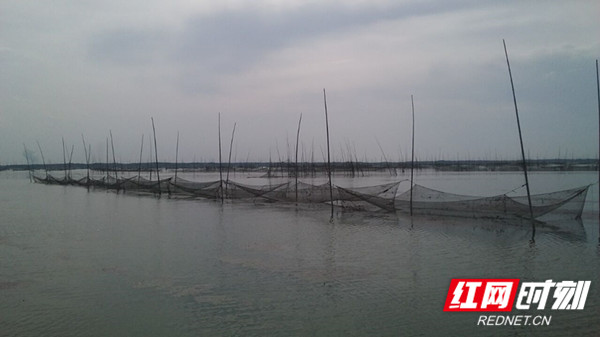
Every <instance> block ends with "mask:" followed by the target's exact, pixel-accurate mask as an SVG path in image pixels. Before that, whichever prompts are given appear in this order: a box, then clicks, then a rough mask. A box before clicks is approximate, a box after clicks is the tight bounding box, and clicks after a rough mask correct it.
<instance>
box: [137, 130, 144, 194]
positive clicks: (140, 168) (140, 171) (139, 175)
mask: <svg viewBox="0 0 600 337" xmlns="http://www.w3.org/2000/svg"><path fill="white" fill-rule="evenodd" d="M143 151H144V134H142V145H141V146H140V164H139V165H138V185H139V183H140V179H141V177H142V152H143Z"/></svg>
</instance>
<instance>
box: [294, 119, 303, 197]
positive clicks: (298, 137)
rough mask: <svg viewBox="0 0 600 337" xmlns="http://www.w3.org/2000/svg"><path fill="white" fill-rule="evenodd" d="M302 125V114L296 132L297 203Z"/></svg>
mask: <svg viewBox="0 0 600 337" xmlns="http://www.w3.org/2000/svg"><path fill="white" fill-rule="evenodd" d="M301 124H302V114H300V119H299V120H298V131H297V132H296V165H295V166H296V174H295V178H296V202H298V143H299V142H300V125H301Z"/></svg>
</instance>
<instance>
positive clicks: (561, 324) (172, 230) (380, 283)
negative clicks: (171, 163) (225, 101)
mask: <svg viewBox="0 0 600 337" xmlns="http://www.w3.org/2000/svg"><path fill="white" fill-rule="evenodd" d="M248 175H249V174H242V173H236V174H235V176H234V177H233V178H234V179H235V180H237V181H240V182H245V183H248V184H262V183H264V181H265V179H263V178H248ZM161 177H162V176H161ZM407 177H408V175H406V176H397V177H390V176H389V175H383V174H380V175H376V174H374V175H371V176H368V177H361V178H345V177H341V176H339V177H335V180H334V183H336V184H339V185H341V186H361V185H362V186H365V185H372V184H377V183H384V182H391V181H395V180H401V179H406V178H407ZM186 178H190V179H192V178H195V179H197V180H200V181H203V180H210V179H213V178H214V176H213V177H207V176H202V175H199V174H198V175H194V176H192V174H191V173H190V174H188V175H187V177H186ZM597 179H598V178H597V174H596V172H569V173H548V172H536V173H532V174H531V186H532V188H533V190H534V191H535V192H547V191H552V190H558V189H566V188H571V187H577V186H581V185H585V184H590V183H595V182H596V181H597ZM522 180H523V179H522V175H521V174H520V173H518V172H514V173H451V172H445V173H436V172H419V173H418V174H417V177H416V182H418V183H419V184H422V185H425V186H428V187H432V188H438V189H442V190H445V191H449V192H455V193H463V194H477V195H491V194H497V193H504V192H508V191H510V190H512V189H514V188H515V187H518V186H520V185H521V184H522V183H523V181H522ZM320 181H324V180H322V178H321V180H320ZM402 184H403V185H401V189H402V187H404V188H405V189H406V188H408V183H406V182H404V183H402ZM597 186H598V185H597V184H596V185H594V186H592V188H591V189H590V191H589V193H588V197H587V202H586V206H585V209H584V213H583V219H582V221H580V222H578V221H574V220H573V221H561V222H560V223H559V224H558V225H559V226H557V227H560V229H557V227H551V226H541V227H539V228H538V232H537V235H536V242H535V244H533V245H531V244H530V243H529V238H530V236H531V232H530V228H529V225H528V224H527V223H524V224H523V223H511V222H499V221H489V220H474V219H458V218H431V217H425V216H415V217H413V218H410V217H409V216H407V215H404V214H393V213H386V212H356V211H354V212H352V211H342V210H339V209H337V210H336V214H335V217H334V220H333V221H332V222H330V221H329V220H330V219H329V215H330V210H329V208H328V206H323V205H300V206H295V205H283V204H267V203H258V202H256V203H255V202H242V201H236V202H225V203H224V204H221V203H220V202H214V201H209V200H190V199H181V198H168V197H164V196H163V197H162V198H157V197H154V196H140V195H134V194H127V193H126V194H124V193H116V192H111V191H104V190H93V189H92V190H90V191H88V190H87V189H85V188H82V187H74V186H66V187H63V186H47V185H41V184H33V183H30V182H29V180H28V178H27V175H26V173H23V172H0V299H1V300H0V336H466V335H482V336H496V335H505V336H532V335H537V336H564V335H577V336H583V335H598V334H599V333H600V319H598V317H599V316H598V315H599V314H600V287H599V285H600V282H599V281H600V263H599V262H600V250H599V247H598V234H599V233H598V197H597V195H598V191H597ZM519 192H523V191H522V189H521V190H519ZM452 278H518V279H521V281H540V282H543V281H545V280H547V279H552V280H555V281H562V280H573V281H578V280H591V282H592V283H591V288H590V291H589V294H588V297H587V302H586V305H585V309H584V310H565V311H555V310H550V309H546V310H535V309H532V310H529V311H525V312H518V311H517V310H515V309H513V312H512V313H511V314H525V315H545V316H552V319H551V324H550V325H549V326H512V327H511V326H487V327H484V326H477V319H478V316H479V313H464V312H458V313H450V312H444V311H443V307H444V302H445V300H446V295H447V292H448V287H449V284H450V280H451V279H452Z"/></svg>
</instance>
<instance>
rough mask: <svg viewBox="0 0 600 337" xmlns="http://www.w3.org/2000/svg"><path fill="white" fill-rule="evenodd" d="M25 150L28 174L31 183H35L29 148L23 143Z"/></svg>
mask: <svg viewBox="0 0 600 337" xmlns="http://www.w3.org/2000/svg"><path fill="white" fill-rule="evenodd" d="M23 150H24V151H25V160H26V161H27V172H28V173H29V182H33V179H32V178H31V165H30V164H29V152H28V151H27V146H25V143H23Z"/></svg>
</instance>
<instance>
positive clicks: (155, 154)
mask: <svg viewBox="0 0 600 337" xmlns="http://www.w3.org/2000/svg"><path fill="white" fill-rule="evenodd" d="M150 120H152V133H153V134H154V159H156V179H158V196H160V195H161V192H162V191H161V187H160V172H159V169H158V147H157V146H156V128H154V118H153V117H150Z"/></svg>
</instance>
